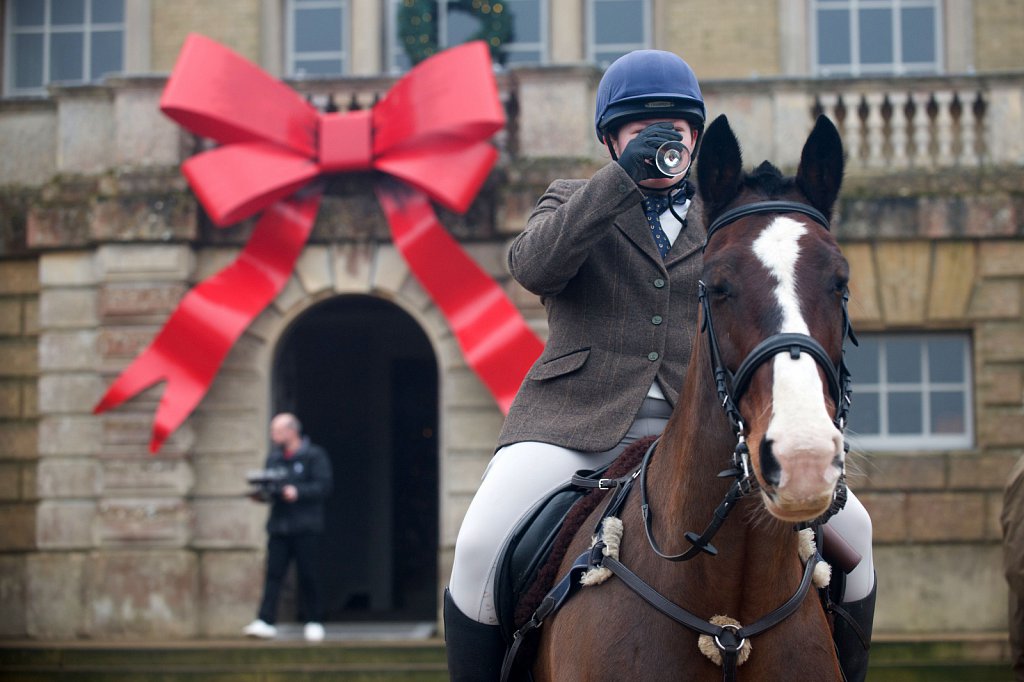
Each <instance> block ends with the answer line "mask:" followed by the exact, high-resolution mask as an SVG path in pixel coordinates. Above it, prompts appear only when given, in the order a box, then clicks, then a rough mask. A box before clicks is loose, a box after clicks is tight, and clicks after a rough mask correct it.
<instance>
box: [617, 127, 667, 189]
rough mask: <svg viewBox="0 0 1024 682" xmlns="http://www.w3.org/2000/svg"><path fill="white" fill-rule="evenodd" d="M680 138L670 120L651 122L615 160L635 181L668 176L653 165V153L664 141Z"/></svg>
mask: <svg viewBox="0 0 1024 682" xmlns="http://www.w3.org/2000/svg"><path fill="white" fill-rule="evenodd" d="M682 139H683V136H682V135H680V134H679V133H678V132H676V129H675V127H673V125H672V123H671V122H669V121H663V122H661V123H652V124H651V125H649V126H647V127H646V128H644V129H643V130H641V131H640V134H639V135H637V136H636V137H634V138H633V139H632V140H630V141H629V144H627V145H626V148H625V149H623V150H622V154H620V155H619V158H618V159H617V161H618V163H619V165H620V166H622V168H623V170H625V171H626V172H627V173H628V174H629V177H631V178H633V182H636V183H639V182H640V181H641V180H649V179H650V178H670V177H672V176H671V175H665V174H664V173H662V172H661V171H660V170H658V169H657V168H656V167H655V166H654V153H655V152H657V151H658V147H660V146H661V145H663V144H665V143H666V142H670V141H672V140H676V141H678V140H682Z"/></svg>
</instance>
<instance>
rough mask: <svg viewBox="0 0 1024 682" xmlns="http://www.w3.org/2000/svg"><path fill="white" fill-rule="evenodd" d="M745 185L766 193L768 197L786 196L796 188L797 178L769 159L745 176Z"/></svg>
mask: <svg viewBox="0 0 1024 682" xmlns="http://www.w3.org/2000/svg"><path fill="white" fill-rule="evenodd" d="M743 186H744V187H745V188H747V189H749V190H751V191H755V192H757V193H759V194H763V195H765V197H766V198H768V199H776V198H778V197H781V196H784V195H786V194H788V193H789V192H791V191H793V190H794V189H795V188H796V179H795V178H792V177H787V176H785V175H783V174H782V171H780V170H779V169H778V168H777V167H775V166H774V165H773V164H772V163H770V162H768V161H763V162H761V165H760V166H758V167H757V168H755V169H754V170H753V171H751V172H750V173H746V174H744V176H743Z"/></svg>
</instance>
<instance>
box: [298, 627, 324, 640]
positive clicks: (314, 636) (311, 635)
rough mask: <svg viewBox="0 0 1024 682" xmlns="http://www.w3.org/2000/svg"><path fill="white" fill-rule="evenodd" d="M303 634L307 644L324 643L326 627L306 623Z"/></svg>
mask: <svg viewBox="0 0 1024 682" xmlns="http://www.w3.org/2000/svg"><path fill="white" fill-rule="evenodd" d="M302 634H303V636H305V638H306V641H307V642H322V641H324V626H323V625H321V624H320V623H306V627H305V628H304V629H303V631H302Z"/></svg>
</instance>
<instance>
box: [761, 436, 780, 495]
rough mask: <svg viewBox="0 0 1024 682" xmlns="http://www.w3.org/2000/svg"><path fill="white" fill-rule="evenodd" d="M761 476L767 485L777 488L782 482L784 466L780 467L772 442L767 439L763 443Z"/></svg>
mask: <svg viewBox="0 0 1024 682" xmlns="http://www.w3.org/2000/svg"><path fill="white" fill-rule="evenodd" d="M761 476H763V477H764V481H765V483H767V484H768V485H770V486H775V487H778V485H779V481H781V480H782V466H780V465H779V460H778V459H776V458H775V455H774V454H772V441H771V439H770V438H765V439H764V440H762V441H761Z"/></svg>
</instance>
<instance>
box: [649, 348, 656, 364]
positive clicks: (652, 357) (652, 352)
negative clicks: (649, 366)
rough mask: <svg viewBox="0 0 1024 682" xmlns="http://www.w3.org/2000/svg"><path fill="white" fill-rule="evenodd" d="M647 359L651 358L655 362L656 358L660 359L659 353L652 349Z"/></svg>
mask: <svg viewBox="0 0 1024 682" xmlns="http://www.w3.org/2000/svg"><path fill="white" fill-rule="evenodd" d="M647 359H648V360H650V361H651V362H654V361H655V360H657V359H658V353H657V352H656V351H653V350H652V351H651V352H650V353H648V354H647Z"/></svg>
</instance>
